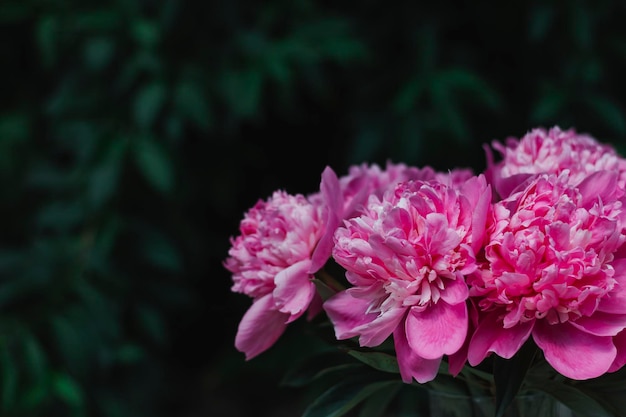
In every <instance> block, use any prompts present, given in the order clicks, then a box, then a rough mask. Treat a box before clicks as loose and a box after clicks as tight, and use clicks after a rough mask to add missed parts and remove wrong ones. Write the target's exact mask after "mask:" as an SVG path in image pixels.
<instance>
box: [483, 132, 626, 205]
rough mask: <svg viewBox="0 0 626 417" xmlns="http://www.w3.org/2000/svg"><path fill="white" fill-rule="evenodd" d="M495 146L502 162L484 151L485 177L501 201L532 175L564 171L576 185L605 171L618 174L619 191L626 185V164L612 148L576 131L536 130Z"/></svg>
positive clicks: (494, 144) (488, 149) (493, 144)
mask: <svg viewBox="0 0 626 417" xmlns="http://www.w3.org/2000/svg"><path fill="white" fill-rule="evenodd" d="M492 146H493V148H494V149H495V150H497V151H498V152H499V153H500V154H501V156H502V160H501V161H500V162H498V163H494V161H493V155H492V153H491V149H490V148H488V147H487V148H485V150H486V152H487V171H486V173H487V176H488V179H489V180H490V181H491V182H492V183H493V185H494V188H495V191H497V193H498V194H499V195H500V196H502V197H506V196H508V195H509V194H510V193H511V192H512V191H513V189H514V188H515V187H516V186H517V185H519V184H520V183H522V182H523V181H524V180H526V179H527V178H528V177H529V176H531V175H533V174H540V173H554V174H559V173H561V172H563V171H564V170H569V172H570V175H569V181H570V182H571V183H572V184H574V185H576V184H578V183H580V182H581V181H582V180H583V179H584V178H585V177H587V176H588V175H589V174H592V173H594V172H597V171H602V170H607V171H612V170H615V171H618V172H619V185H620V187H621V188H624V186H625V185H626V160H625V159H624V158H622V157H620V156H619V155H618V154H617V152H616V151H615V149H613V147H611V146H610V145H607V144H603V143H600V142H599V141H598V140H597V139H595V138H593V137H592V136H590V135H587V134H580V133H577V132H576V131H575V130H574V129H569V130H561V129H560V128H559V127H558V126H556V127H553V128H551V129H549V130H546V129H543V128H535V129H533V130H531V131H529V132H528V133H527V134H526V135H525V136H524V137H522V138H521V139H519V140H518V139H517V138H514V137H509V138H508V139H507V140H506V142H505V144H502V143H500V142H497V141H494V142H492Z"/></svg>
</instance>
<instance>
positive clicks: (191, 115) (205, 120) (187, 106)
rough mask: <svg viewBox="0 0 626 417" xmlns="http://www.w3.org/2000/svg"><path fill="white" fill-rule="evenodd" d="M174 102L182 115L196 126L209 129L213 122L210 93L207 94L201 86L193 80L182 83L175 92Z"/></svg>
mask: <svg viewBox="0 0 626 417" xmlns="http://www.w3.org/2000/svg"><path fill="white" fill-rule="evenodd" d="M174 103H175V106H176V110H177V111H178V112H179V113H180V115H181V116H182V117H184V118H185V119H187V120H189V121H191V122H192V123H193V124H195V125H196V127H198V128H200V129H202V130H207V129H209V128H210V127H211V125H212V124H213V114H212V112H211V109H210V108H209V101H208V94H205V92H204V91H203V90H202V88H201V86H199V85H195V84H193V83H191V82H182V83H180V84H179V85H178V86H177V87H176V90H175V92H174Z"/></svg>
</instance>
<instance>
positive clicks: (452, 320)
mask: <svg viewBox="0 0 626 417" xmlns="http://www.w3.org/2000/svg"><path fill="white" fill-rule="evenodd" d="M467 326H468V322H467V305H466V304H465V303H461V304H456V305H449V304H447V303H445V302H443V301H440V302H438V303H436V304H431V305H430V306H429V307H428V308H426V309H425V310H423V311H418V310H417V309H414V308H412V309H410V310H409V314H408V315H407V318H406V324H405V328H406V334H407V339H408V341H409V345H410V346H411V348H412V349H413V350H414V351H415V353H416V354H417V355H418V356H420V357H422V358H425V359H436V358H439V357H441V356H443V355H450V354H452V353H454V352H456V351H457V350H459V349H460V348H461V346H462V345H463V342H464V340H465V336H466V335H467Z"/></svg>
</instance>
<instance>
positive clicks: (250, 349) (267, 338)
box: [235, 294, 289, 360]
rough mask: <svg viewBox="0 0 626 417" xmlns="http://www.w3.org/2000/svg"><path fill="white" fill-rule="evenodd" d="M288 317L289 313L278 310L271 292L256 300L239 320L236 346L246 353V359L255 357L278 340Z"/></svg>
mask: <svg viewBox="0 0 626 417" xmlns="http://www.w3.org/2000/svg"><path fill="white" fill-rule="evenodd" d="M288 318H289V315H288V314H285V313H281V312H280V311H278V310H276V307H275V305H274V299H273V297H272V295H271V294H267V295H265V296H263V297H261V298H259V299H257V300H255V301H254V303H252V305H251V306H250V308H249V309H248V311H246V313H245V314H244V315H243V318H242V319H241V322H239V328H238V329H237V335H236V336H235V347H236V348H237V350H239V351H240V352H243V353H245V354H246V360H250V359H252V358H254V357H255V356H257V355H259V354H260V353H262V352H264V351H266V350H267V349H269V348H270V347H271V346H272V345H273V344H274V343H275V342H276V340H278V338H279V337H280V336H281V335H282V334H283V332H284V331H285V328H286V327H287V319H288Z"/></svg>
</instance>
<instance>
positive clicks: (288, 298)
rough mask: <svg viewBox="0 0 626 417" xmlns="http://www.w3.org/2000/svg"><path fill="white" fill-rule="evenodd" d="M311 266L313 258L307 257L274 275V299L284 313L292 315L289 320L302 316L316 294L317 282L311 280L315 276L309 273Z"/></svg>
mask: <svg viewBox="0 0 626 417" xmlns="http://www.w3.org/2000/svg"><path fill="white" fill-rule="evenodd" d="M310 266H311V260H310V259H305V260H303V261H300V262H297V263H295V264H293V265H291V266H289V267H287V268H285V269H283V270H282V271H280V272H279V273H278V274H276V277H274V282H275V284H276V288H275V289H274V293H273V295H274V300H275V302H276V306H277V307H278V309H279V310H280V311H281V312H282V313H286V314H289V315H291V317H290V318H289V321H288V322H292V321H294V320H295V319H297V318H298V317H300V316H301V315H302V314H303V313H304V312H305V311H306V309H307V308H308V307H309V304H310V303H311V300H312V299H313V295H315V284H313V281H312V280H311V279H312V278H313V276H312V275H311V274H309V273H308V270H309V268H310Z"/></svg>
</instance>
